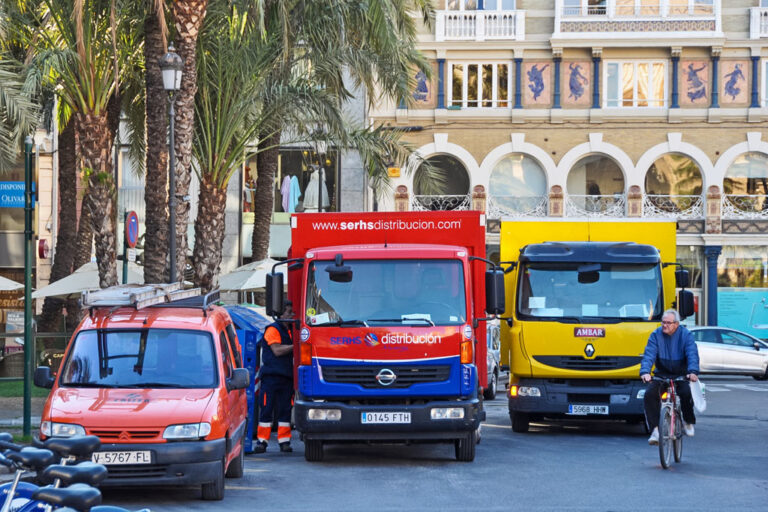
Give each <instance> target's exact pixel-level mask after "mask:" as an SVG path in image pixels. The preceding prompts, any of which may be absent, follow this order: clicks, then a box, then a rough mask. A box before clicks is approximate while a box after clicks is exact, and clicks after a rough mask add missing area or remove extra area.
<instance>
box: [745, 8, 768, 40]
mask: <svg viewBox="0 0 768 512" xmlns="http://www.w3.org/2000/svg"><path fill="white" fill-rule="evenodd" d="M749 37H750V39H760V38H761V37H768V7H750V8H749Z"/></svg>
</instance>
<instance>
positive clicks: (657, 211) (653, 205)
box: [643, 194, 704, 220]
mask: <svg viewBox="0 0 768 512" xmlns="http://www.w3.org/2000/svg"><path fill="white" fill-rule="evenodd" d="M643 217H651V218H662V219H685V220H701V219H703V218H704V201H702V199H701V196H678V195H658V194H646V195H645V197H643Z"/></svg>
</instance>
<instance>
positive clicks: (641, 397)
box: [637, 389, 645, 400]
mask: <svg viewBox="0 0 768 512" xmlns="http://www.w3.org/2000/svg"><path fill="white" fill-rule="evenodd" d="M643 398H645V389H641V390H640V391H638V392H637V399H638V400H642V399H643Z"/></svg>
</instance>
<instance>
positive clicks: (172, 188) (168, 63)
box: [160, 43, 184, 283]
mask: <svg viewBox="0 0 768 512" xmlns="http://www.w3.org/2000/svg"><path fill="white" fill-rule="evenodd" d="M174 50H175V48H174V47H173V43H171V44H170V46H168V53H166V54H165V55H163V56H162V57H161V58H160V69H161V70H162V72H163V88H164V89H165V90H166V91H168V117H169V118H170V123H171V129H170V131H169V133H170V134H169V136H168V160H169V162H168V198H169V201H168V226H169V229H168V236H169V238H170V240H169V243H170V247H169V250H168V252H169V253H170V254H169V256H170V263H171V269H170V279H169V282H171V283H174V282H176V281H177V274H176V155H175V151H174V150H175V148H174V140H173V139H174V137H173V135H174V130H175V126H174V121H175V117H176V111H175V110H174V108H173V96H174V93H175V92H176V91H178V90H179V89H181V74H182V70H183V69H184V62H183V61H182V60H181V57H179V55H178V54H177V53H176V52H175V51H174Z"/></svg>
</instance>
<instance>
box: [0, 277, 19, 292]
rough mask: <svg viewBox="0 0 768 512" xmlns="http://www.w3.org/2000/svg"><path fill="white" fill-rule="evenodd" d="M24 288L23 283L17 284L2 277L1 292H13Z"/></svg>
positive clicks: (0, 280)
mask: <svg viewBox="0 0 768 512" xmlns="http://www.w3.org/2000/svg"><path fill="white" fill-rule="evenodd" d="M23 288H24V285H23V284H21V283H17V282H16V281H11V280H10V279H6V278H5V277H3V276H0V292H12V291H15V290H21V289H23Z"/></svg>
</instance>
